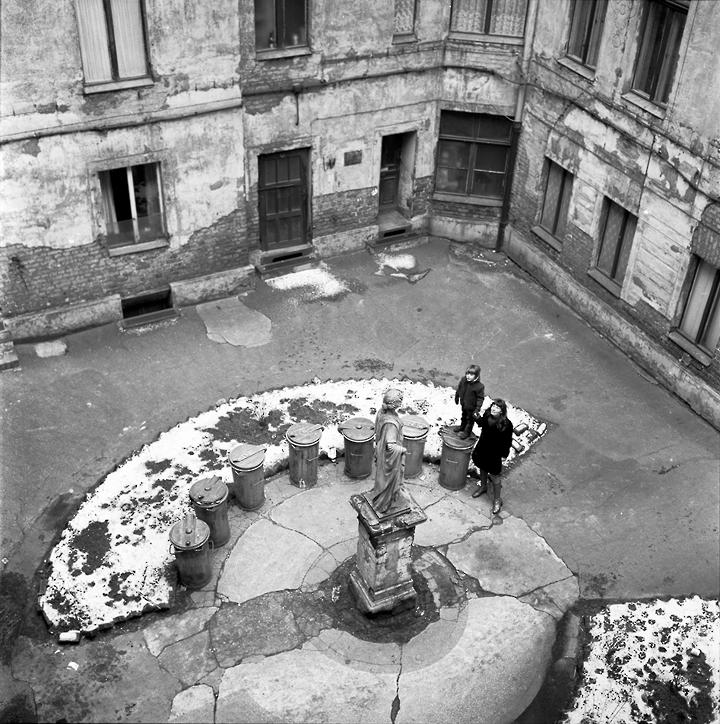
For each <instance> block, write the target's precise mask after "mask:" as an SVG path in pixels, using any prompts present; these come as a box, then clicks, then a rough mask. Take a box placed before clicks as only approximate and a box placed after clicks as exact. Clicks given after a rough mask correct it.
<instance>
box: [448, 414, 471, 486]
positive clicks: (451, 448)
mask: <svg viewBox="0 0 720 724" xmlns="http://www.w3.org/2000/svg"><path fill="white" fill-rule="evenodd" d="M440 437H441V438H442V441H443V444H442V453H441V454H440V478H439V482H440V485H442V486H443V488H448V489H450V490H460V489H461V488H463V487H465V483H466V482H467V472H468V467H469V466H470V455H471V454H472V451H473V448H474V447H475V443H476V442H477V437H476V436H475V435H470V437H468V438H466V439H465V440H463V439H462V438H459V437H458V436H457V434H456V433H454V432H453V430H452V428H449V427H445V428H443V429H442V430H441V431H440Z"/></svg>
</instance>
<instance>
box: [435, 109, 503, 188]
mask: <svg viewBox="0 0 720 724" xmlns="http://www.w3.org/2000/svg"><path fill="white" fill-rule="evenodd" d="M511 133H512V120H511V119H509V118H506V117H505V116H494V115H489V114H486V113H461V112H458V111H442V113H441V116H440V137H439V143H438V162H437V172H436V175H435V191H437V192H440V193H445V194H455V195H458V196H471V197H473V196H474V197H485V198H489V199H502V198H503V193H504V191H505V182H506V179H507V171H508V168H507V165H508V157H509V155H510V137H511Z"/></svg>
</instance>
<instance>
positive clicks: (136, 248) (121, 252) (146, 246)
mask: <svg viewBox="0 0 720 724" xmlns="http://www.w3.org/2000/svg"><path fill="white" fill-rule="evenodd" d="M169 246H170V245H169V244H168V242H167V239H155V240H154V241H143V242H142V243H141V244H128V245H127V246H111V247H109V248H108V252H109V253H110V256H125V255H126V254H138V253H140V252H142V251H152V250H153V249H162V248H163V247H169Z"/></svg>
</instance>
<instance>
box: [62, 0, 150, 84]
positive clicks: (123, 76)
mask: <svg viewBox="0 0 720 724" xmlns="http://www.w3.org/2000/svg"><path fill="white" fill-rule="evenodd" d="M76 8H77V18H78V29H79V34H80V54H81V56H82V63H83V71H84V73H85V83H86V86H92V85H98V84H102V85H104V86H108V84H121V85H120V87H132V86H133V85H138V84H139V83H138V81H142V82H143V84H144V83H146V82H148V55H147V46H146V42H145V19H144V10H143V4H142V0H76ZM132 81H135V83H133V82H132Z"/></svg>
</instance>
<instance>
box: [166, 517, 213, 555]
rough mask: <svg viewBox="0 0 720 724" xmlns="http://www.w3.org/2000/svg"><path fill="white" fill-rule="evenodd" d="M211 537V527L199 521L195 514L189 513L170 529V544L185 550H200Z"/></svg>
mask: <svg viewBox="0 0 720 724" xmlns="http://www.w3.org/2000/svg"><path fill="white" fill-rule="evenodd" d="M209 537H210V526H209V525H208V524H207V523H206V522H205V521H204V520H198V519H197V518H196V517H195V514H194V513H188V514H187V515H186V516H185V518H184V519H183V520H179V521H178V522H177V523H175V525H173V527H172V528H171V529H170V542H171V543H172V544H173V545H174V546H175V547H176V548H181V549H183V550H191V549H193V548H200V546H202V545H203V544H204V543H205V541H206V540H207V539H208V538H209Z"/></svg>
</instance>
